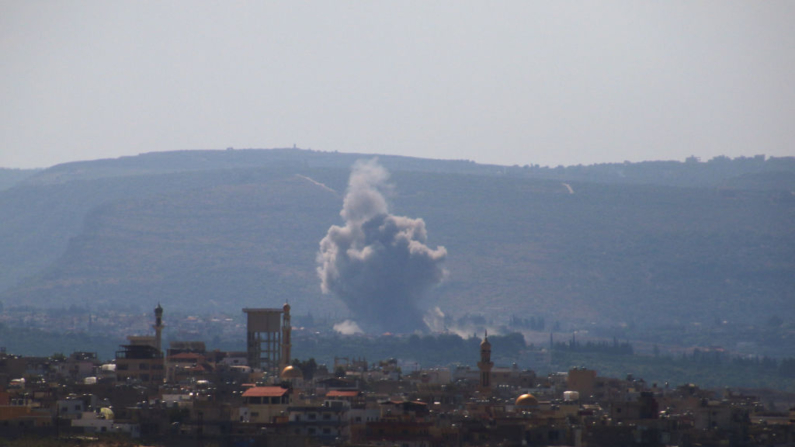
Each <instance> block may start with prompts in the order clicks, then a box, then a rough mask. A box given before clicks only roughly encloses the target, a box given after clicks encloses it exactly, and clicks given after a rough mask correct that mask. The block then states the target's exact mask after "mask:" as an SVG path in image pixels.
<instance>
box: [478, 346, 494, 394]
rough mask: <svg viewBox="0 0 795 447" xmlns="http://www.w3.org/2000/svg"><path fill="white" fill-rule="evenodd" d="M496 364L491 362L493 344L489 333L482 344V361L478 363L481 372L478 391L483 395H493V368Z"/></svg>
mask: <svg viewBox="0 0 795 447" xmlns="http://www.w3.org/2000/svg"><path fill="white" fill-rule="evenodd" d="M493 367H494V363H493V362H492V361H491V343H489V331H486V335H485V336H484V337H483V341H482V342H481V343H480V361H479V362H478V369H479V370H480V384H479V386H478V390H479V391H480V393H481V394H491V368H493Z"/></svg>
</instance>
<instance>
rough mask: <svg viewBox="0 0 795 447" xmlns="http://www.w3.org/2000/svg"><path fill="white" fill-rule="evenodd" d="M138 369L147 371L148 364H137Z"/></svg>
mask: <svg viewBox="0 0 795 447" xmlns="http://www.w3.org/2000/svg"><path fill="white" fill-rule="evenodd" d="M138 369H140V370H148V369H149V364H148V363H139V364H138Z"/></svg>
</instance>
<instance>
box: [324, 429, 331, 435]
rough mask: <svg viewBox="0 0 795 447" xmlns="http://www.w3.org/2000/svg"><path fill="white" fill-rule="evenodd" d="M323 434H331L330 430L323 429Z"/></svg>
mask: <svg viewBox="0 0 795 447" xmlns="http://www.w3.org/2000/svg"><path fill="white" fill-rule="evenodd" d="M323 434H324V435H330V434H331V429H330V428H324V429H323Z"/></svg>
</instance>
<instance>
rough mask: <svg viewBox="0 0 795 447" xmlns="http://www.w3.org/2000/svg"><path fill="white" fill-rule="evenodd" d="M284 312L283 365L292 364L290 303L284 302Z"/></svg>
mask: <svg viewBox="0 0 795 447" xmlns="http://www.w3.org/2000/svg"><path fill="white" fill-rule="evenodd" d="M282 310H283V311H284V313H283V314H282V364H281V367H282V369H284V367H286V366H288V365H290V350H291V349H292V344H291V343H290V331H291V329H292V328H291V327H290V305H289V304H287V303H284V307H283V308H282Z"/></svg>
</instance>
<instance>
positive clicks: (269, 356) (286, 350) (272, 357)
mask: <svg viewBox="0 0 795 447" xmlns="http://www.w3.org/2000/svg"><path fill="white" fill-rule="evenodd" d="M243 312H245V313H246V316H247V321H246V354H247V357H248V365H249V366H250V367H252V368H259V369H261V370H263V371H266V372H268V373H270V374H271V375H272V376H273V377H278V376H279V373H280V372H281V370H282V369H284V367H285V366H287V365H289V364H290V356H291V353H290V349H291V347H292V345H291V342H290V331H291V327H290V305H289V304H285V305H284V306H283V307H282V308H281V309H250V308H246V309H243Z"/></svg>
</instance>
